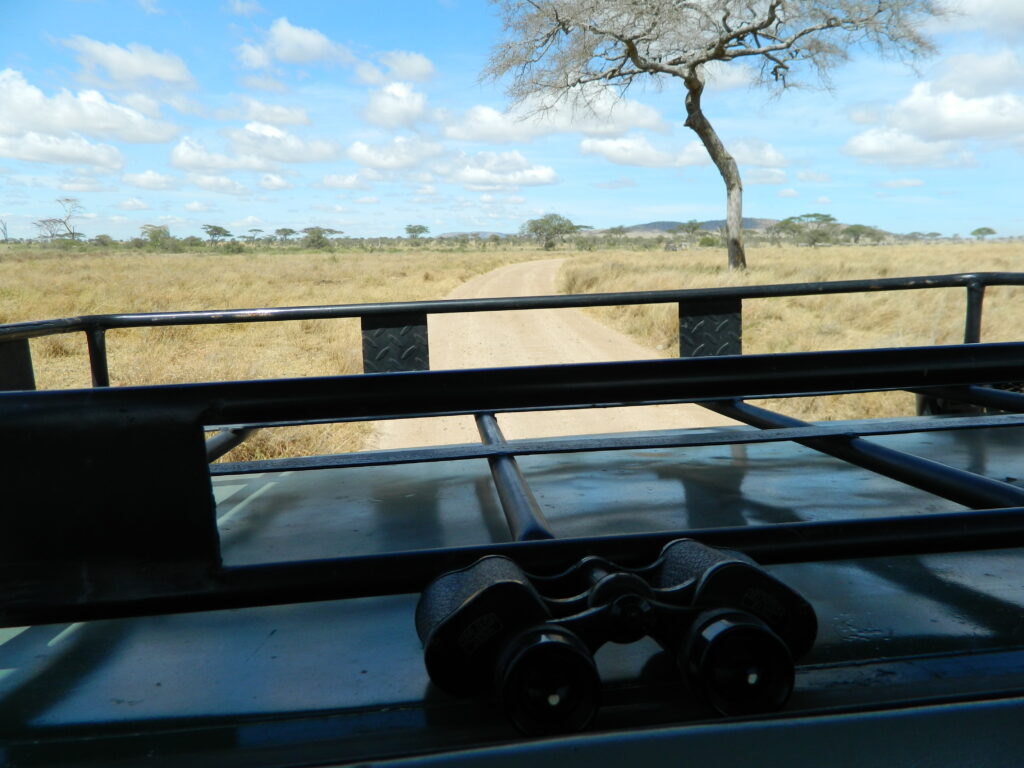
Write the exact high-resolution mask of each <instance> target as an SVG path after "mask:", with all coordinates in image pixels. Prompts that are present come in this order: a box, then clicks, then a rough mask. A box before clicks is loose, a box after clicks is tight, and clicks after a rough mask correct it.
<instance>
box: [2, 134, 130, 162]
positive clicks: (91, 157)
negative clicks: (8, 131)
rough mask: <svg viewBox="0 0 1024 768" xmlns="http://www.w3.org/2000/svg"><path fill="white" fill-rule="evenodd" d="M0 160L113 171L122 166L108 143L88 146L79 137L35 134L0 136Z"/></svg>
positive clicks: (117, 153)
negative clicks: (90, 166)
mask: <svg viewBox="0 0 1024 768" xmlns="http://www.w3.org/2000/svg"><path fill="white" fill-rule="evenodd" d="M0 157H10V158H14V159H16V160H28V161H31V162H36V163H68V164H73V165H92V166H95V167H97V168H102V169H106V170H115V171H116V170H118V169H119V168H120V167H121V165H122V162H121V153H120V152H119V151H118V150H117V148H116V147H112V146H110V145H109V144H92V143H90V142H88V141H86V140H85V139H83V138H82V137H81V136H72V137H69V138H59V137H57V136H48V135H45V134H41V133H36V132H35V131H29V132H28V133H23V134H21V135H20V136H17V137H10V136H0Z"/></svg>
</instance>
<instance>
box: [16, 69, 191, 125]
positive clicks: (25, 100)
mask: <svg viewBox="0 0 1024 768" xmlns="http://www.w3.org/2000/svg"><path fill="white" fill-rule="evenodd" d="M25 131H37V132H39V133H46V134H50V135H52V136H71V135H73V134H76V133H80V134H86V135H89V136H96V137H100V138H117V139H121V140H122V141H130V142H161V141H168V140H170V139H172V138H174V137H175V136H176V135H177V133H178V129H177V128H176V127H175V126H173V125H171V124H170V123H165V122H162V121H159V120H151V119H149V118H147V117H146V116H144V115H143V114H142V113H140V112H138V111H137V110H134V109H131V108H130V107H123V106H121V105H119V104H113V103H111V102H109V101H107V100H106V99H105V98H104V97H103V94H101V93H100V92H99V91H93V90H88V91H81V92H79V93H78V94H77V95H74V94H72V93H71V92H70V91H68V90H66V89H65V90H62V91H60V93H57V94H56V95H54V96H51V97H47V96H46V95H45V94H44V93H43V92H42V91H41V90H39V89H38V88H36V87H35V86H34V85H30V84H29V83H28V81H26V80H25V77H24V76H23V75H22V74H21V73H20V72H18V71H16V70H13V69H5V70H3V71H0V134H5V135H8V136H16V135H19V134H21V133H23V132H25Z"/></svg>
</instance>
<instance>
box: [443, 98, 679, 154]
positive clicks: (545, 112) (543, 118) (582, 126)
mask: <svg viewBox="0 0 1024 768" xmlns="http://www.w3.org/2000/svg"><path fill="white" fill-rule="evenodd" d="M589 104H590V108H589V109H586V108H582V107H581V108H577V109H575V110H574V109H573V108H572V106H571V105H569V104H567V103H565V102H558V103H557V104H554V105H551V106H550V108H548V109H544V108H543V106H542V102H540V101H539V100H536V99H533V100H528V101H526V102H524V103H523V104H522V105H520V106H518V107H516V108H514V109H513V110H512V111H511V112H499V111H498V110H496V109H494V108H493V107H487V106H480V105H478V106H475V107H471V108H470V109H468V110H467V111H466V112H465V114H463V116H462V118H461V119H460V120H459V121H458V122H451V123H449V124H448V125H447V126H446V127H445V130H444V134H445V136H447V137H448V138H450V139H456V140H459V141H483V142H489V143H493V144H503V143H510V142H519V141H529V140H530V139H533V138H536V137H538V136H545V135H548V134H552V133H575V132H578V133H583V134H585V135H587V136H621V135H622V134H624V133H627V132H628V131H630V130H633V129H646V130H653V131H664V130H665V128H666V126H665V123H664V121H663V120H662V119H661V115H660V114H659V113H658V111H657V110H655V109H654V108H652V107H649V106H647V105H646V104H641V103H640V102H638V101H633V100H632V99H616V98H615V96H614V95H612V94H610V93H608V92H606V91H599V92H595V93H594V94H593V95H592V96H591V98H590V99H589Z"/></svg>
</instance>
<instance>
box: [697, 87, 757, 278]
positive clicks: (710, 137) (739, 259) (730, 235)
mask: <svg viewBox="0 0 1024 768" xmlns="http://www.w3.org/2000/svg"><path fill="white" fill-rule="evenodd" d="M684 82H685V83H686V123H685V125H686V127H687V128H690V129H691V130H693V132H694V133H696V134H697V136H699V137H700V140H701V143H702V144H703V145H704V148H705V149H707V151H708V154H709V155H711V160H712V162H713V163H714V164H715V167H716V168H718V172H719V173H720V174H722V181H724V182H725V191H726V212H725V232H726V245H727V246H728V249H729V269H746V268H747V256H746V253H745V252H744V250H743V182H742V180H741V179H740V169H739V168H738V167H737V165H736V160H735V159H733V156H732V155H730V154H729V152H728V150H726V148H725V145H724V144H723V143H722V140H721V139H720V138H718V134H717V133H715V129H714V128H712V127H711V123H710V122H708V119H707V118H706V117H705V116H704V112H703V111H702V110H701V107H700V97H701V94H702V93H703V92H704V82H703V80H702V79H701V78H700V76H699V75H697V74H692V75H691V76H689V77H686V78H684Z"/></svg>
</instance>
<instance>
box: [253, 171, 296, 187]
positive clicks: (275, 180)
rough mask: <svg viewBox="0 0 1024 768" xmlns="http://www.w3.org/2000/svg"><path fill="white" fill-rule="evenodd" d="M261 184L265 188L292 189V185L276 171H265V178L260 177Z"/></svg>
mask: <svg viewBox="0 0 1024 768" xmlns="http://www.w3.org/2000/svg"><path fill="white" fill-rule="evenodd" d="M260 186H261V187H263V188H264V189H270V190H275V189H291V188H292V185H291V184H289V183H288V181H287V180H285V179H284V177H282V176H278V175H277V174H276V173H265V174H263V178H261V179H260Z"/></svg>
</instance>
